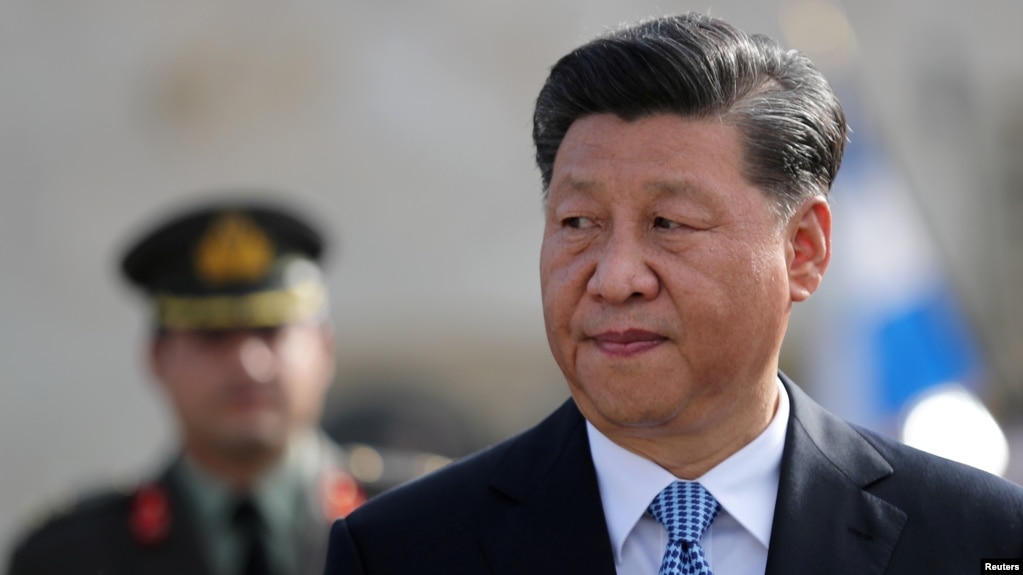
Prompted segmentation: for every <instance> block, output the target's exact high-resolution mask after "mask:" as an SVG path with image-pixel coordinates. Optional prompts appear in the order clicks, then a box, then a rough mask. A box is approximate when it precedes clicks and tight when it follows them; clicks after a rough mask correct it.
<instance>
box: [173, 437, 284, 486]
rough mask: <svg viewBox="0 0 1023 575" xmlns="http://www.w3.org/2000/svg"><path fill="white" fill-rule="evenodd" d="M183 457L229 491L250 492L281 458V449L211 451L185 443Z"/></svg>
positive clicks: (205, 447)
mask: <svg viewBox="0 0 1023 575" xmlns="http://www.w3.org/2000/svg"><path fill="white" fill-rule="evenodd" d="M185 454H186V455H187V456H188V457H189V458H190V459H191V460H192V462H193V463H194V464H195V465H196V466H197V467H199V468H200V469H202V470H203V471H205V472H206V473H208V474H210V475H212V476H214V477H216V478H217V479H219V480H220V481H223V482H224V483H225V484H227V485H228V486H229V487H230V488H231V489H234V490H237V491H246V490H249V489H252V487H253V486H255V484H256V483H257V482H258V481H259V479H260V477H262V476H263V475H264V474H265V473H266V472H267V471H269V470H270V469H271V468H272V467H273V466H274V465H275V464H277V462H278V461H280V459H281V457H282V456H283V455H284V449H283V448H281V449H265V448H264V449H245V450H242V449H236V450H231V451H225V450H217V449H211V448H209V447H207V446H202V445H196V444H195V442H186V445H185Z"/></svg>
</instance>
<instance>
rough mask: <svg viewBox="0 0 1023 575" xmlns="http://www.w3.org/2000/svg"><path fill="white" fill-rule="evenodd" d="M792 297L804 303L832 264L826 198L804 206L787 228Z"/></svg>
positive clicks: (815, 289) (829, 209)
mask: <svg viewBox="0 0 1023 575" xmlns="http://www.w3.org/2000/svg"><path fill="white" fill-rule="evenodd" d="M788 242H789V245H788V253H787V256H788V257H787V259H788V269H789V294H790V296H791V298H792V301H797V302H798V301H805V300H807V299H809V298H810V296H811V295H813V293H814V292H815V291H817V288H818V287H819V286H820V284H821V280H822V279H824V272H825V271H826V270H827V269H828V263H829V262H830V261H831V207H830V206H829V205H828V202H827V200H825V199H824V198H819V197H818V198H813V199H811V200H809V201H807V202H806V203H805V204H803V206H802V207H800V208H799V210H798V211H797V212H796V213H795V214H794V215H793V216H792V219H791V220H790V221H789V225H788Z"/></svg>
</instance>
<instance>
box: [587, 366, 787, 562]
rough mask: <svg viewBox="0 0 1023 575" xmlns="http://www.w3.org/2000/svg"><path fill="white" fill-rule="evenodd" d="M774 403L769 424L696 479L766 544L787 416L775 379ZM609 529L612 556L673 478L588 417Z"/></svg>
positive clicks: (783, 393)
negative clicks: (615, 440)
mask: <svg viewBox="0 0 1023 575" xmlns="http://www.w3.org/2000/svg"><path fill="white" fill-rule="evenodd" d="M778 390H779V394H778V409H777V411H776V412H775V414H774V418H773V419H772V420H771V423H769V424H768V426H767V428H766V429H765V430H764V431H763V432H761V434H760V435H758V436H757V437H756V438H754V439H753V441H751V442H750V443H748V444H746V445H745V446H744V447H743V448H742V449H740V450H739V451H737V452H735V453H733V454H732V455H731V456H729V457H728V458H727V459H725V460H724V461H722V462H721V463H719V464H718V465H716V466H715V467H714V468H712V469H711V470H710V471H708V472H707V473H705V474H704V475H703V476H702V477H700V478H698V479H697V481H699V482H700V484H701V485H703V487H704V488H705V489H707V491H709V492H710V493H711V495H713V496H714V498H715V499H717V500H718V503H720V504H721V508H722V510H723V511H724V512H727V513H728V514H730V515H731V516H732V517H734V518H735V519H736V521H738V523H739V524H740V525H742V527H743V528H744V529H746V530H747V531H749V532H750V534H752V535H753V536H754V537H755V538H756V539H757V540H758V541H759V542H760V543H761V544H763V546H764V547H765V548H766V547H767V545H768V542H769V541H770V539H771V524H772V521H773V518H774V506H775V502H776V500H777V496H778V478H779V473H780V469H781V457H782V451H783V450H784V447H785V433H786V427H787V425H788V419H789V398H788V394H787V392H786V391H785V387H784V386H783V385H782V384H781V380H778ZM586 431H587V434H588V436H589V440H590V454H591V456H592V458H593V465H594V467H595V468H596V471H597V483H598V485H599V487H600V498H601V501H602V503H603V506H604V516H605V520H606V521H607V528H608V535H609V536H610V538H611V546H612V550H613V551H614V555H615V560H616V561H620V559H621V553H622V546H623V545H624V544H625V540H626V538H628V536H629V534H630V533H631V532H632V530H633V528H635V526H636V523H637V522H638V521H639V520H640V518H641V517H643V514H644V513H646V510H647V507H648V506H649V505H650V502H651V501H652V500H653V499H654V497H656V496H657V494H658V493H660V492H661V490H662V489H664V488H665V487H667V486H668V485H669V484H671V483H672V482H673V481H676V480H677V478H676V477H675V476H674V475H672V474H671V473H669V472H668V471H667V470H666V469H664V468H663V467H661V466H659V465H657V464H656V463H654V462H653V461H651V460H649V459H646V458H645V457H642V456H640V455H637V454H635V453H633V452H631V451H629V450H627V449H625V448H623V447H621V446H620V445H618V444H616V443H614V442H613V441H611V440H610V439H609V438H608V437H607V436H605V435H604V434H602V433H601V432H600V431H598V430H597V428H596V427H594V426H593V425H592V424H591V423H589V422H588V421H587V422H586Z"/></svg>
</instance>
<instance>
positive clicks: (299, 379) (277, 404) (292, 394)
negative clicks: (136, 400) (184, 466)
mask: <svg viewBox="0 0 1023 575" xmlns="http://www.w3.org/2000/svg"><path fill="white" fill-rule="evenodd" d="M332 339H333V338H332V336H331V334H330V331H329V329H328V328H327V327H325V326H320V325H285V326H282V327H277V328H270V329H259V330H228V331H169V332H166V333H164V334H162V335H160V336H158V337H157V338H156V339H155V341H154V342H153V346H152V353H151V366H152V370H153V373H154V375H155V376H156V379H157V380H158V381H159V382H160V384H161V386H162V387H163V388H164V390H165V391H166V393H167V395H168V397H169V398H170V399H171V402H172V404H173V406H174V408H175V411H176V414H177V416H178V421H179V423H180V425H181V428H182V431H183V433H184V440H185V444H186V448H188V449H196V450H201V451H202V452H203V453H204V454H205V455H206V456H208V457H227V458H239V459H244V458H246V457H256V458H258V457H265V456H266V454H267V453H274V452H277V451H280V450H281V449H283V447H284V446H285V445H286V443H287V439H288V436H289V435H290V433H291V432H292V431H293V430H296V429H302V428H306V427H309V426H312V425H314V424H315V423H316V421H317V420H318V418H319V415H320V412H321V408H322V405H323V398H324V394H325V393H326V389H327V386H328V384H329V382H330V379H331V377H332V375H333V369H334V359H333V343H332Z"/></svg>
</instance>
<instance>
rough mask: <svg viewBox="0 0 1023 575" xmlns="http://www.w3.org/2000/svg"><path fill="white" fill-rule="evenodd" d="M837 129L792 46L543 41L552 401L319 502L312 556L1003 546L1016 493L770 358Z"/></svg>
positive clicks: (819, 232)
mask: <svg viewBox="0 0 1023 575" xmlns="http://www.w3.org/2000/svg"><path fill="white" fill-rule="evenodd" d="M846 132H847V127H846V120H845V116H844V113H843V111H842V108H841V106H840V104H839V102H838V101H837V99H836V98H835V96H834V94H833V92H832V90H831V88H830V87H829V85H828V83H827V82H826V81H825V79H824V78H823V77H822V76H821V74H820V73H819V72H818V71H817V70H816V69H815V68H814V67H813V66H812V65H811V63H810V62H809V61H808V60H807V59H806V58H805V57H804V56H802V55H800V54H798V53H796V52H792V51H786V50H783V49H781V48H780V47H779V46H778V45H777V44H776V43H775V42H774V41H772V40H770V39H768V38H766V37H763V36H750V35H747V34H745V33H743V32H742V31H740V30H737V29H736V28H734V27H732V26H730V25H729V24H727V23H725V22H722V21H720V20H716V19H711V18H708V17H704V16H701V15H693V14H690V15H684V16H679V17H668V18H660V19H656V20H651V21H646V22H643V23H640V24H638V25H635V26H632V27H627V28H623V29H620V30H617V31H613V32H610V33H609V34H607V35H605V36H603V37H601V38H598V39H596V40H594V41H592V42H589V43H587V44H585V45H584V46H582V47H580V48H578V49H577V50H575V51H573V52H572V53H570V54H568V55H567V56H565V57H564V58H562V59H561V60H560V61H559V62H558V63H557V64H555V66H554V67H553V69H552V70H551V72H550V75H549V76H548V78H547V81H546V83H545V85H544V86H543V88H542V90H541V92H540V95H539V98H538V100H537V104H536V111H535V115H534V127H533V137H534V143H535V144H536V157H537V164H538V166H539V168H540V171H541V174H542V179H543V184H544V191H545V213H546V226H545V232H544V239H543V246H542V250H541V255H540V271H541V290H542V299H543V309H544V318H545V322H546V325H547V337H548V340H549V342H550V347H551V350H552V351H553V354H554V357H555V359H556V360H557V362H558V364H559V366H560V367H561V370H562V371H563V373H564V375H565V378H566V380H567V382H568V385H569V389H570V391H571V394H572V400H571V401H569V402H567V403H566V404H565V405H563V406H562V407H561V408H560V409H558V410H557V411H556V412H555V413H553V414H552V415H551V416H550V417H548V418H547V419H546V420H545V421H543V422H542V423H540V424H539V425H538V426H536V427H535V428H533V429H530V430H528V431H526V432H524V433H523V434H521V435H519V436H517V437H514V438H512V439H509V440H507V441H505V442H503V443H501V444H499V445H496V446H494V447H492V448H490V449H488V450H486V451H484V452H482V453H479V454H477V455H474V456H471V457H469V458H466V459H464V460H462V461H460V462H457V463H455V464H452V465H450V466H449V467H447V468H445V469H443V470H441V471H440V472H438V473H436V474H434V475H432V476H429V477H427V478H425V479H421V480H418V481H414V482H412V483H410V484H408V485H406V486H403V487H400V488H398V489H395V490H393V491H391V492H389V493H387V494H384V495H383V496H381V497H379V498H376V499H374V500H373V501H371V502H369V503H368V504H367V505H365V506H363V507H362V508H360V509H359V510H357V511H356V512H355V513H353V514H352V515H350V516H349V517H348V518H347V519H345V520H341V521H338V522H336V523H335V525H334V527H333V530H332V532H331V538H330V551H329V553H328V558H327V573H328V574H329V575H363V574H364V575H392V574H404V573H417V574H444V575H457V574H482V573H504V574H522V573H529V574H530V575H542V574H552V575H553V574H559V575H560V574H564V573H585V574H588V575H595V574H607V575H611V574H614V573H618V574H619V575H625V574H629V575H639V574H647V575H650V574H653V573H658V572H659V573H661V574H670V573H701V574H706V573H711V572H713V573H714V574H715V575H738V574H753V573H769V574H772V575H796V574H813V575H821V574H825V573H826V574H829V575H835V574H848V575H853V574H855V575H866V574H880V573H899V574H904V573H921V574H924V573H927V574H934V573H948V574H957V575H961V574H964V573H977V572H980V569H981V563H980V560H981V559H982V558H985V557H1010V558H1011V557H1017V558H1018V557H1020V556H1023V489H1020V488H1019V487H1017V486H1015V485H1013V484H1010V483H1009V482H1006V481H1004V480H1002V479H999V478H997V477H994V476H991V475H988V474H985V473H983V472H980V471H978V470H975V469H972V468H968V467H965V466H962V465H959V464H956V463H952V462H950V461H947V460H943V459H939V458H937V457H933V456H930V455H926V454H923V453H921V452H918V451H915V450H913V449H910V448H907V447H905V446H903V445H900V444H898V443H896V442H894V441H892V440H890V439H887V438H885V437H883V436H881V435H878V434H875V433H872V432H870V431H867V430H864V429H860V428H857V427H854V426H851V425H849V424H847V423H845V422H843V421H841V420H839V419H837V418H836V417H834V416H832V415H831V414H829V413H827V412H826V411H824V410H823V409H822V408H821V407H819V406H818V405H817V404H815V403H814V402H813V401H812V400H811V399H810V398H809V397H807V396H806V395H805V394H804V393H803V392H802V391H801V390H800V389H799V387H797V386H796V385H795V384H794V383H793V382H792V381H790V380H789V379H788V378H786V377H785V376H784V375H782V374H781V373H780V372H779V371H778V356H779V353H780V348H781V344H782V340H783V337H784V333H785V330H786V326H787V323H788V319H789V314H790V310H791V307H792V304H793V303H794V302H799V301H803V300H805V299H807V298H808V297H810V296H811V294H813V293H814V291H815V290H816V289H817V288H818V285H819V283H820V282H821V279H822V277H823V275H824V273H825V270H826V268H827V266H828V262H829V259H830V256H831V248H830V234H831V212H830V208H829V205H828V192H829V189H830V186H831V183H832V181H833V179H834V177H835V174H836V172H837V170H838V167H839V164H840V162H841V157H842V152H843V147H844V143H845V140H846ZM879 233H883V231H879Z"/></svg>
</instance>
